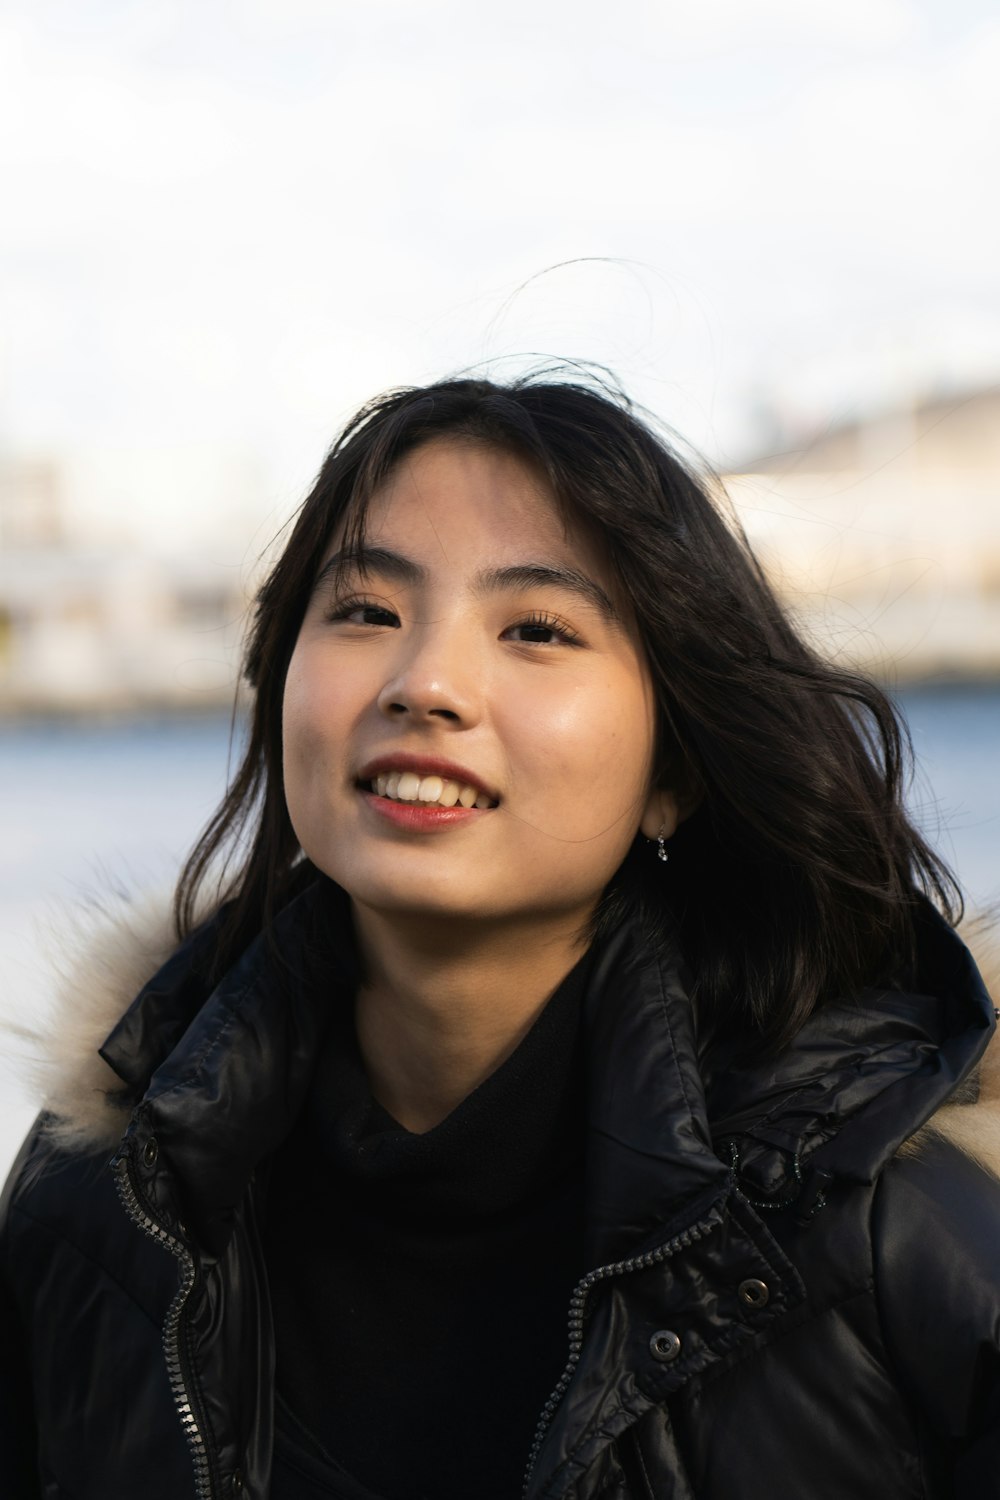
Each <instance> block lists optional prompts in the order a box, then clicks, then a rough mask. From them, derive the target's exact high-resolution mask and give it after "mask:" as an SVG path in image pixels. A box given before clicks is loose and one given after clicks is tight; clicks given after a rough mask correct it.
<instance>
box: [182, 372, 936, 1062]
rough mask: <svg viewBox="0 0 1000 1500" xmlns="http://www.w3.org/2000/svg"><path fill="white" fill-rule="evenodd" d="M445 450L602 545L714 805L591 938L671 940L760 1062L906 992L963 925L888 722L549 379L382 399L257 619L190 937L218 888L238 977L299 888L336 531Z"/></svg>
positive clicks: (721, 530) (678, 754)
mask: <svg viewBox="0 0 1000 1500" xmlns="http://www.w3.org/2000/svg"><path fill="white" fill-rule="evenodd" d="M438 438H440V439H448V438H452V439H463V440H471V441H475V442H478V443H484V444H489V445H491V446H494V447H497V448H499V449H503V450H505V451H508V452H511V453H513V454H515V455H517V456H518V457H520V458H521V459H522V460H524V461H526V462H527V463H529V464H530V465H532V466H533V467H534V468H535V469H536V470H537V471H538V472H540V474H541V475H542V476H543V477H544V478H545V479H546V480H547V481H548V483H549V485H550V486H551V487H552V490H553V491H554V493H555V494H556V496H557V497H558V499H559V502H560V504H561V505H562V506H563V507H565V509H566V510H567V512H568V513H569V514H570V515H572V516H573V517H575V518H577V519H578V520H579V521H581V522H582V523H583V524H584V525H585V526H586V527H587V528H589V530H590V531H591V532H592V533H595V534H596V535H597V536H598V538H599V539H600V540H601V542H602V544H603V547H604V548H605V550H606V555H607V557H608V558H609V560H610V562H611V565H612V567H613V569H614V572H615V574H616V575H617V581H618V583H619V587H620V589H621V592H622V595H623V597H624V598H625V599H626V600H627V601H628V604H629V605H630V607H631V610H632V612H633V614H634V617H635V621H636V623H637V626H638V630H639V633H640V636H641V638H642V641H643V644H644V648H645V653H646V657H647V660H648V665H649V670H650V673H651V676H652V681H653V684H654V689H655V693H656V699H657V704H658V723H657V745H658V750H657V755H658V764H657V775H658V777H659V779H660V780H661V782H662V783H663V784H665V785H674V786H676V787H683V788H684V789H685V790H686V792H687V793H688V794H689V795H698V796H699V797H700V801H699V805H698V807H697V810H696V811H695V812H694V813H693V814H692V815H691V816H690V817H689V818H688V819H687V820H686V821H685V822H684V823H682V824H681V826H680V827H679V829H678V830H677V833H676V834H675V836H674V838H673V839H672V841H671V857H670V861H669V863H668V864H667V865H666V866H664V865H663V864H662V863H661V862H660V861H658V860H657V859H655V858H653V857H651V855H650V851H649V848H648V846H647V845H646V842H645V840H643V839H642V838H641V836H637V839H636V842H635V844H634V845H633V848H632V849H631V850H630V852H629V854H628V855H627V857H626V860H625V862H624V864H623V866H622V868H621V870H619V872H618V874H617V875H616V877H615V879H614V880H613V882H612V885H611V887H610V888H609V890H608V892H607V893H606V894H605V898H604V900H603V902H602V904H601V907H600V909H599V913H598V926H599V927H600V925H601V924H607V923H611V922H614V921H617V920H620V919H621V918H622V917H623V916H624V915H625V913H626V911H627V910H628V909H629V908H637V909H638V911H639V913H640V914H641V917H642V920H643V921H645V922H646V923H652V924H653V925H654V926H655V925H656V924H657V923H658V922H659V923H662V924H663V926H664V927H666V926H668V925H669V927H670V928H671V929H672V930H674V931H675V932H676V933H677V936H678V938H679V941H680V944H681V947H682V951H683V954H684V957H685V960H686V965H687V968H688V971H689V973H690V976H691V983H692V992H693V997H694V1001H695V1004H696V1008H697V1012H698V1015H699V1018H700V1019H701V1021H703V1022H704V1024H705V1026H706V1028H707V1029H708V1030H709V1031H714V1030H715V1029H716V1028H717V1027H718V1028H721V1027H725V1028H732V1027H734V1026H736V1027H738V1028H739V1029H740V1031H741V1032H745V1033H746V1034H747V1035H748V1036H749V1037H752V1038H755V1039H757V1040H758V1041H759V1043H760V1044H761V1045H763V1046H766V1047H774V1046H780V1044H781V1043H782V1042H783V1041H785V1040H787V1039H788V1038H789V1037H790V1036H792V1035H793V1034H794V1032H795V1031H796V1030H797V1028H798V1027H799V1026H800V1025H801V1024H802V1022H803V1021H804V1020H805V1019H806V1017H807V1016H808V1015H809V1014H810V1013H811V1012H812V1011H813V1010H814V1009H815V1007H816V1006H817V1005H820V1004H822V1003H823V1002H824V1001H825V1000H827V999H831V998H833V997H835V996H839V995H844V994H846V993H850V992H852V991H856V990H857V989H859V988H862V987H868V986H873V985H874V986H886V987H892V986H895V985H898V984H904V983H906V982H908V980H909V979H910V977H911V976H910V970H911V967H912V962H913V954H914V942H915V936H914V934H915V927H916V923H917V920H918V918H917V913H918V910H919V907H920V905H921V903H922V901H923V899H924V898H925V897H929V898H930V899H931V900H932V901H933V902H934V903H935V904H936V905H937V906H938V907H939V908H940V909H941V910H942V911H943V912H944V914H945V915H946V916H947V917H948V918H949V919H950V920H951V921H956V920H957V919H958V917H959V916H960V913H961V895H960V892H959V890H958V887H957V885H956V883H955V881H954V878H953V877H952V875H951V873H950V871H949V870H948V869H947V867H946V866H945V865H944V864H943V863H942V862H941V861H940V859H939V858H938V857H937V856H936V855H935V853H934V852H933V851H932V850H931V848H930V847H929V846H928V844H927V843H926V842H925V840H924V839H923V838H922V836H921V835H920V833H919V831H918V830H917V829H916V828H915V827H914V826H913V824H912V823H911V821H910V819H909V817H908V816H907V812H906V810H905V807H904V801H903V797H904V791H905V786H906V778H907V774H908V766H909V739H908V736H907V732H906V728H905V725H904V724H903V722H902V720H901V719H900V716H899V714H898V712H897V710H896V709H895V707H894V705H893V703H892V702H891V700H890V699H889V697H888V696H887V695H886V694H885V693H884V692H883V691H882V690H881V689H880V688H879V687H878V686H877V685H876V684H875V683H873V682H871V681H869V680H868V679H867V678H866V677H864V676H862V675H859V674H857V673H855V672H851V671H844V670H841V669H840V668H839V667H837V666H835V665H833V664H831V663H830V662H828V661H825V660H823V659H822V658H821V657H820V656H819V655H818V654H817V652H816V651H815V650H814V649H813V648H812V647H811V646H810V645H809V644H807V643H806V641H805V640H804V639H803V638H802V636H801V635H800V634H799V633H798V631H797V630H796V628H795V626H794V624H793V622H792V620H791V619H790V617H789V615H788V613H787V612H786V610H785V609H784V608H783V607H782V605H781V604H780V603H779V601H778V599H777V597H776V595H775V593H774V592H773V590H772V588H771V586H770V585H769V583H768V581H767V578H766V576H765V574H764V572H763V570H762V568H761V565H760V563H759V562H758V560H757V558H756V557H755V556H754V554H753V552H752V550H751V548H750V546H749V544H748V542H747V540H746V538H745V536H744V535H743V533H742V530H741V528H740V527H739V525H738V524H737V522H736V519H735V517H734V515H733V513H732V511H731V509H730V508H729V507H728V506H727V504H726V503H725V499H724V496H723V495H722V493H721V489H720V487H719V486H718V484H717V481H715V480H714V478H713V477H712V476H711V475H709V474H707V472H701V471H700V470H696V469H695V467H694V466H693V465H692V464H690V463H686V462H683V461H682V460H681V458H680V457H679V456H678V453H677V452H676V450H675V446H674V444H673V443H672V442H671V441H669V440H668V439H667V438H666V437H664V436H663V435H661V433H660V432H659V431H658V430H657V429H656V427H655V426H654V424H653V422H652V421H651V420H650V419H649V418H647V417H645V416H644V415H642V414H640V413H639V411H638V410H637V409H636V408H635V407H634V406H633V405H632V403H630V402H629V400H628V399H627V397H625V396H624V394H623V393H621V392H620V391H618V390H616V389H614V388H612V387H609V386H608V385H605V384H603V383H601V382H597V381H595V382H593V383H589V382H587V381H584V380H582V379H580V378H579V377H578V376H576V375H575V374H574V375H573V378H566V377H564V376H563V374H562V372H554V371H552V370H545V371H541V372H537V373H535V374H533V375H529V376H524V377H522V378H519V379H516V380H513V381H511V382H509V383H503V384H501V383H498V382H495V381H491V380H485V379H453V380H444V381H441V382H438V383H436V384H432V385H427V386H423V387H417V388H407V389H403V390H395V391H390V392H388V393H387V394H385V395H382V396H379V397H377V398H376V399H375V400H373V401H371V402H370V403H368V404H367V405H366V406H364V407H362V408H361V410H360V411H358V412H357V413H356V415H355V416H354V417H353V418H352V419H351V420H350V421H349V422H348V423H347V425H346V427H345V429H344V431H343V432H342V434H341V435H340V437H339V438H338V439H337V441H336V442H335V443H334V446H333V447H332V449H331V450H330V452H329V454H328V455H327V457H326V459H325V461H324V463H323V466H322V468H321V469H320V472H319V475H318V477H317V479H316V482H315V484H314V486H313V488H312V490H311V491H310V493H309V495H308V496H307V497H306V499H305V501H304V502H303V504H302V506H301V508H300V510H299V512H298V515H297V517H296V519H295V521H294V525H292V527H291V531H290V534H289V536H288V540H287V543H286V545H285V546H284V549H283V551H282V553H281V556H280V557H279V559H278V561H277V563H276V564H275V565H274V567H273V568H272V570H271V572H270V574H269V576H268V577H267V579H266V581H265V582H264V584H263V586H262V588H261V589H260V591H259V593H258V596H257V599H256V605H255V609H254V612H253V616H252V622H251V628H250V631H249V635H248V640H247V647H246V653H245V659H244V675H245V677H246V680H247V682H248V684H249V687H250V689H251V693H252V698H251V706H250V711H249V726H248V738H247V742H246V748H245V752H244V754H243V757H242V761H241V763H240V764H239V766H238V768H237V770H236V773H235V775H234V777H233V779H232V781H231V784H230V787H229V790H228V792H227V794H226V796H225V798H224V799H223V801H222V802H221V804H220V806H219V807H218V809H217V810H216V812H215V814H214V816H213V817H212V819H211V820H210V822H209V823H208V825H207V826H206V828H205V830H204V832H203V833H202V835H201V837H200V839H199V841H198V843H197V844H196V845H195V847H194V849H193V850H192V852H191V855H190V857H189V859H188V861H187V864H186V865H185V867H184V869H183V871H182V873H181V877H180V880H179V882H178V885H177V890H176V896H175V917H176V922H177V928H178V934H179V935H180V936H184V935H185V934H186V933H187V932H188V931H189V930H190V929H191V927H192V925H193V923H194V912H195V909H196V906H197V905H198V904H199V896H200V895H202V894H203V887H205V886H206V884H207V883H208V882H209V881H213V880H214V881H218V882H219V897H220V899H222V898H225V900H226V902H227V903H228V905H227V917H226V920H225V922H224V923H223V924H222V927H221V937H220V943H219V948H218V952H217V953H216V956H215V967H216V970H217V971H218V972H224V970H225V968H227V967H228V966H229V964H230V963H231V962H233V961H234V960H235V958H236V957H237V956H238V954H239V953H240V952H241V951H242V949H243V948H244V947H245V946H246V945H247V943H248V942H249V941H250V940H251V939H252V938H253V937H254V936H255V935H256V933H258V932H259V931H261V930H266V929H267V927H268V925H269V924H270V922H271V920H272V918H273V916H274V914H275V913H276V912H277V911H278V910H279V909H280V907H281V906H282V904H283V903H284V902H285V901H286V900H287V899H288V897H289V895H290V893H291V891H292V890H293V888H294V887H295V885H296V882H297V881H298V880H299V879H300V878H301V874H302V864H303V860H304V856H303V854H302V851H301V849H300V847H299V844H298V842H297V840H296V837H295V834H294V831H293V829H292V825H291V822H290V819H289V815H288V810H287V807H286V805H285V798H284V792H283V784H282V739H281V721H282V698H283V693H284V686H285V676H286V673H287V670H288V664H289V660H290V658H291V654H292V650H293V648H294V646H295V642H296V638H297V636H298V632H299V628H300V625H301V623H302V618H303V614H304V612H305V608H306V604H307V601H308V599H309V596H310V592H311V590H312V586H313V584H314V582H315V579H316V575H317V573H318V571H319V568H320V566H321V565H322V563H323V561H324V558H325V556H326V555H327V553H328V551H329V548H330V545H331V540H332V537H333V535H334V532H335V531H336V529H337V528H338V527H345V526H346V527H347V529H348V532H349V533H350V534H352V535H355V536H358V537H360V536H362V535H363V526H364V515H365V507H366V505H367V502H368V500H369V499H370V497H371V496H372V494H373V493H374V491H375V490H376V489H377V488H378V487H379V485H380V484H382V483H383V482H384V481H385V479H386V478H387V476H388V475H389V473H390V471H391V470H392V469H393V467H394V465H396V464H397V463H398V462H399V461H400V460H401V459H402V458H403V457H404V456H405V455H406V454H407V453H410V452H412V451H413V450H414V449H415V448H417V447H418V446H419V445H420V444H422V443H426V442H429V441H431V440H433V439H438Z"/></svg>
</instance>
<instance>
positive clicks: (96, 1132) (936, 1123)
mask: <svg viewBox="0 0 1000 1500" xmlns="http://www.w3.org/2000/svg"><path fill="white" fill-rule="evenodd" d="M202 915H208V912H207V911H206V912H205V913H203V914H202ZM74 928H75V930H74V931H72V932H71V940H70V941H69V942H67V941H66V937H65V934H64V935H63V937H62V940H61V942H60V943H59V945H58V951H59V952H62V953H64V954H70V955H72V957H69V958H67V959H66V960H65V961H64V963H63V964H62V966H61V968H60V969H59V970H57V974H56V984H55V991H54V1000H53V1004H52V1006H51V1009H50V1011H49V1014H48V1016H47V1018H46V1020H45V1023H44V1025H42V1026H39V1027H38V1028H30V1027H25V1026H19V1025H11V1026H9V1027H8V1030H9V1031H10V1032H12V1033H14V1035H15V1036H16V1038H17V1039H18V1041H19V1042H20V1044H21V1045H20V1047H19V1048H18V1050H19V1052H21V1054H22V1057H23V1058H24V1070H25V1072H26V1074H27V1077H28V1082H29V1087H30V1090H31V1093H32V1094H33V1095H34V1096H35V1097H36V1098H37V1099H38V1101H39V1102H40V1104H41V1107H42V1108H43V1109H44V1110H45V1111H47V1112H48V1114H49V1120H48V1123H47V1126H46V1129H47V1131H48V1133H49V1135H50V1136H51V1137H52V1138H53V1139H55V1140H56V1141H58V1142H59V1144H60V1145H63V1146H67V1147H69V1148H71V1149H75V1150H86V1151H92V1150H101V1149H104V1150H113V1149H114V1147H115V1146H116V1145H117V1144H118V1141H119V1140H120V1138H121V1134H122V1131H123V1130H124V1128H125V1125H126V1123H127V1119H126V1116H125V1113H124V1111H123V1110H122V1108H121V1106H120V1105H119V1104H118V1103H117V1102H116V1094H117V1090H118V1089H119V1087H120V1081H119V1079H118V1078H117V1077H116V1075H115V1074H114V1073H113V1072H112V1070H111V1069H110V1068H109V1067H108V1065H107V1063H106V1062H104V1060H103V1058H101V1057H100V1055H99V1053H98V1050H97V1049H98V1048H99V1047H100V1046H101V1044H102V1043H103V1042H104V1040H105V1039H106V1037H107V1036H108V1034H109V1033H110V1031H111V1030H112V1028H113V1027H114V1025H115V1023H116V1022H117V1021H118V1020H119V1018H120V1017H121V1016H122V1014H123V1013H124V1011H125V1010H126V1009H127V1008H128V1006H129V1005H130V1004H131V1002H132V1000H133V999H134V998H135V996H136V995H137V994H138V993H139V990H140V989H141V988H142V986H143V985H144V984H145V983H146V982H147V980H149V979H150V978H151V976H152V975H153V974H155V973H156V971H157V969H159V968H160V966H161V965H162V964H164V963H165V962H166V960H167V959H168V958H169V957H170V955H171V953H172V952H173V951H174V949H175V947H176V946H177V936H176V933H175V931H174V926H173V920H172V915H171V910H170V901H169V899H164V897H163V896H162V895H158V896H155V897H150V898H148V899H146V900H143V901H134V902H119V903H117V904H116V905H114V906H108V907H105V908H103V909H101V910H99V911H97V912H96V914H95V912H94V911H93V910H88V911H87V912H85V913H83V914H81V915H79V916H77V917H76V918H75V920H74ZM962 937H963V938H964V939H965V941H966V942H967V943H968V945H969V947H970V948H971V949H972V951H973V954H974V955H975V957H976V961H977V963H978V965H979V968H980V970H981V972H982V974H983V978H984V979H985V981H986V985H987V988H988V989H989V991H990V993H991V994H992V995H994V996H996V995H997V994H998V993H1000V941H998V937H997V932H996V923H995V920H991V919H988V918H980V919H979V920H974V921H972V922H970V923H969V924H967V925H966V926H965V927H963V929H962ZM931 1132H933V1133H935V1134H937V1135H939V1136H943V1137H944V1138H945V1139H946V1140H949V1141H951V1142H952V1143H953V1144H954V1145H956V1146H957V1147H958V1148H959V1149H960V1150H961V1151H964V1152H965V1153H966V1155H968V1156H971V1157H973V1158H974V1159H975V1160H976V1161H978V1162H979V1163H980V1164H981V1165H982V1166H983V1167H985V1168H986V1170H987V1171H989V1172H991V1173H992V1174H993V1175H994V1176H995V1177H997V1178H1000V1033H997V1034H995V1035H994V1039H993V1042H992V1044H991V1045H990V1047H989V1049H988V1050H987V1053H986V1056H985V1058H984V1060H983V1063H982V1066H981V1068H980V1070H979V1072H978V1075H977V1078H975V1079H973V1080H972V1081H971V1084H970V1087H969V1088H968V1089H967V1090H966V1091H964V1092H963V1094H962V1095H961V1096H960V1097H958V1098H956V1099H955V1100H954V1101H953V1102H951V1103H949V1104H947V1105H945V1106H944V1107H943V1108H942V1109H939V1110H938V1112H937V1113H936V1114H935V1115H934V1116H933V1118H932V1119H931V1120H930V1121H929V1122H928V1124H927V1125H925V1126H924V1127H923V1128H922V1129H921V1130H919V1131H917V1133H916V1134H915V1135H914V1136H911V1138H910V1139H909V1140H908V1141H906V1142H905V1143H904V1145H903V1147H902V1148H901V1152H902V1154H906V1155H912V1154H915V1153H918V1152H919V1150H920V1147H921V1143H922V1142H923V1141H924V1140H926V1138H927V1135H928V1134H929V1133H931Z"/></svg>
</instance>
